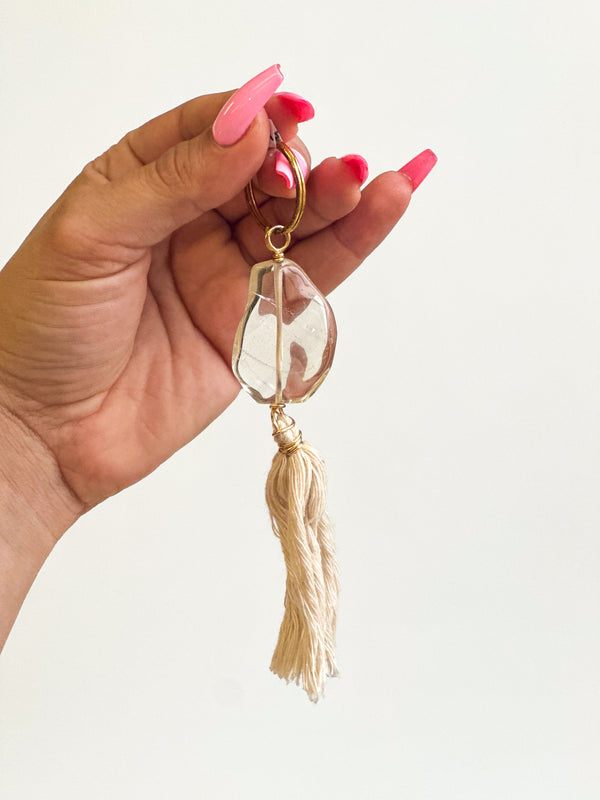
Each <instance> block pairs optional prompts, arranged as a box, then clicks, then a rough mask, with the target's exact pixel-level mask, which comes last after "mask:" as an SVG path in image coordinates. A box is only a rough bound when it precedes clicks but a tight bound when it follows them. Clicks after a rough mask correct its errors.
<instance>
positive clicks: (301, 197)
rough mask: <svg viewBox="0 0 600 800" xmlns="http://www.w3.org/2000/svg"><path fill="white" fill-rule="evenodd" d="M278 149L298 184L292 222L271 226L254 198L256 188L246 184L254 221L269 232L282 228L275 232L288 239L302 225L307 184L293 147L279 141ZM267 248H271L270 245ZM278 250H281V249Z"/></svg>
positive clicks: (247, 197)
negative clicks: (287, 162) (288, 164)
mask: <svg viewBox="0 0 600 800" xmlns="http://www.w3.org/2000/svg"><path fill="white" fill-rule="evenodd" d="M277 149H278V150H280V151H281V152H282V153H283V155H284V156H285V157H286V158H287V160H288V161H289V162H290V167H291V168H292V172H293V173H294V183H295V184H296V208H295V209H294V216H293V217H292V219H291V221H290V222H288V224H287V225H284V226H280V225H276V226H273V225H271V223H270V222H269V221H268V220H267V219H266V217H265V216H264V215H263V213H262V211H261V210H260V209H259V207H258V206H257V205H256V198H255V197H254V187H253V186H252V181H250V183H247V184H246V200H247V201H248V205H249V206H250V210H251V211H252V214H253V215H254V219H255V220H256V221H257V222H258V224H259V225H262V227H263V228H265V229H266V230H267V231H269V230H271V229H272V228H273V227H276V228H282V230H277V231H275V232H276V233H281V234H283V236H285V237H286V238H287V236H288V235H289V234H291V233H292V232H293V231H295V230H296V228H297V227H298V224H299V223H300V220H301V219H302V214H304V208H305V206H306V183H305V181H304V175H303V174H302V170H301V169H300V164H299V163H298V159H297V158H296V156H295V155H294V151H293V150H292V149H291V147H288V146H287V144H286V143H285V142H282V141H278V142H277ZM288 244H289V242H288ZM287 246H288V245H287V244H286V246H285V247H287ZM267 247H269V245H268V244H267ZM285 247H284V248H283V250H285ZM269 249H273V247H269ZM277 249H280V250H281V248H277Z"/></svg>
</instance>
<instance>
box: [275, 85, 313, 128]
mask: <svg viewBox="0 0 600 800" xmlns="http://www.w3.org/2000/svg"><path fill="white" fill-rule="evenodd" d="M275 96H276V97H277V99H278V100H281V102H282V103H283V105H284V106H285V107H286V109H287V110H288V111H289V112H290V114H293V116H294V117H296V119H297V120H298V122H308V120H309V119H312V118H313V117H314V115H315V109H314V108H313V106H312V103H309V102H308V100H306V99H305V98H304V97H302V96H301V95H299V94H294V92H277V94H276V95H275Z"/></svg>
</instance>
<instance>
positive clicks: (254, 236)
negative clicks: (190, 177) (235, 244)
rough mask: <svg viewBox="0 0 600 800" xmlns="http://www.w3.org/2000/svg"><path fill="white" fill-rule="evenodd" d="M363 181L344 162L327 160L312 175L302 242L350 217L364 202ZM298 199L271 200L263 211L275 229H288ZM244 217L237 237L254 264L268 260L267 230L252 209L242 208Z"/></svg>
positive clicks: (300, 232) (301, 227) (299, 231)
mask: <svg viewBox="0 0 600 800" xmlns="http://www.w3.org/2000/svg"><path fill="white" fill-rule="evenodd" d="M360 197H361V193H360V179H359V176H357V173H356V171H355V170H353V169H351V168H350V167H349V166H348V164H347V163H346V162H344V161H342V159H338V158H334V157H331V158H327V159H325V161H323V162H322V163H321V164H319V166H317V167H315V169H314V170H313V171H312V172H311V174H310V178H309V180H308V183H307V192H306V209H305V211H304V214H303V216H302V220H301V221H300V225H299V226H298V228H297V229H296V231H295V233H294V240H295V241H298V240H301V239H304V238H306V237H307V236H312V235H313V234H314V233H316V232H317V231H320V230H322V229H323V228H325V227H327V226H328V225H330V224H331V223H332V222H335V221H336V220H339V219H341V218H342V217H344V216H346V214H349V213H350V212H351V211H352V210H353V209H354V208H356V206H357V205H358V203H359V202H360ZM294 207H295V199H286V198H277V197H276V198H271V199H269V200H267V201H266V202H264V203H262V205H261V206H260V209H261V211H262V213H263V214H264V215H265V217H266V218H267V220H269V222H271V223H272V224H273V225H276V224H283V225H285V224H286V222H288V220H290V219H291V217H292V214H293V213H294ZM242 212H243V213H244V216H243V217H242V218H241V219H240V220H239V222H238V223H237V225H236V227H235V237H236V239H237V240H238V241H240V242H241V243H242V245H243V247H244V249H245V251H246V253H248V255H249V258H250V259H251V261H253V262H254V261H262V260H263V259H264V258H265V257H266V252H265V240H264V235H265V232H264V230H263V229H262V228H261V227H260V225H259V224H258V223H257V222H256V220H255V219H254V217H253V216H252V215H251V214H248V207H247V205H246V204H245V201H244V204H243V206H242Z"/></svg>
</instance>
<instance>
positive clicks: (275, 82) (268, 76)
mask: <svg viewBox="0 0 600 800" xmlns="http://www.w3.org/2000/svg"><path fill="white" fill-rule="evenodd" d="M282 80H283V75H282V73H281V70H280V68H279V64H273V66H272V67H269V68H268V69H265V70H264V71H263V72H260V73H259V74H258V75H256V76H255V77H254V78H252V79H251V80H249V81H248V83H245V84H244V85H243V86H241V87H240V88H239V89H238V90H237V92H236V93H235V94H233V95H232V96H231V97H230V98H229V100H228V101H227V102H226V103H225V105H224V106H223V108H222V109H221V110H220V111H219V114H218V116H217V118H216V120H215V121H214V124H213V136H214V138H215V141H216V142H217V144H220V145H223V146H224V147H227V146H229V145H232V144H235V143H236V142H237V141H239V140H240V139H241V138H242V136H243V135H244V134H245V133H246V131H247V130H248V128H249V127H250V125H251V124H252V121H253V120H254V118H255V117H256V115H257V114H258V112H259V111H260V110H261V108H263V106H264V105H265V103H266V102H267V100H268V99H269V98H270V97H272V95H273V94H274V93H275V90H276V89H277V87H278V86H279V85H280V84H281V81H282Z"/></svg>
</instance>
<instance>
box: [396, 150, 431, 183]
mask: <svg viewBox="0 0 600 800" xmlns="http://www.w3.org/2000/svg"><path fill="white" fill-rule="evenodd" d="M436 164H437V156H436V154H435V153H434V152H433V150H423V152H422V153H419V155H418V156H415V157H414V158H413V159H411V161H409V162H408V164H405V165H404V166H403V167H400V169H399V170H398V172H401V173H402V174H403V175H406V177H407V178H409V180H410V182H411V183H412V187H413V192H414V191H415V189H416V188H417V187H418V186H420V184H421V183H423V181H424V180H425V178H426V177H427V176H428V175H429V173H430V172H431V170H432V169H433V168H434V167H435V165H436Z"/></svg>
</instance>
